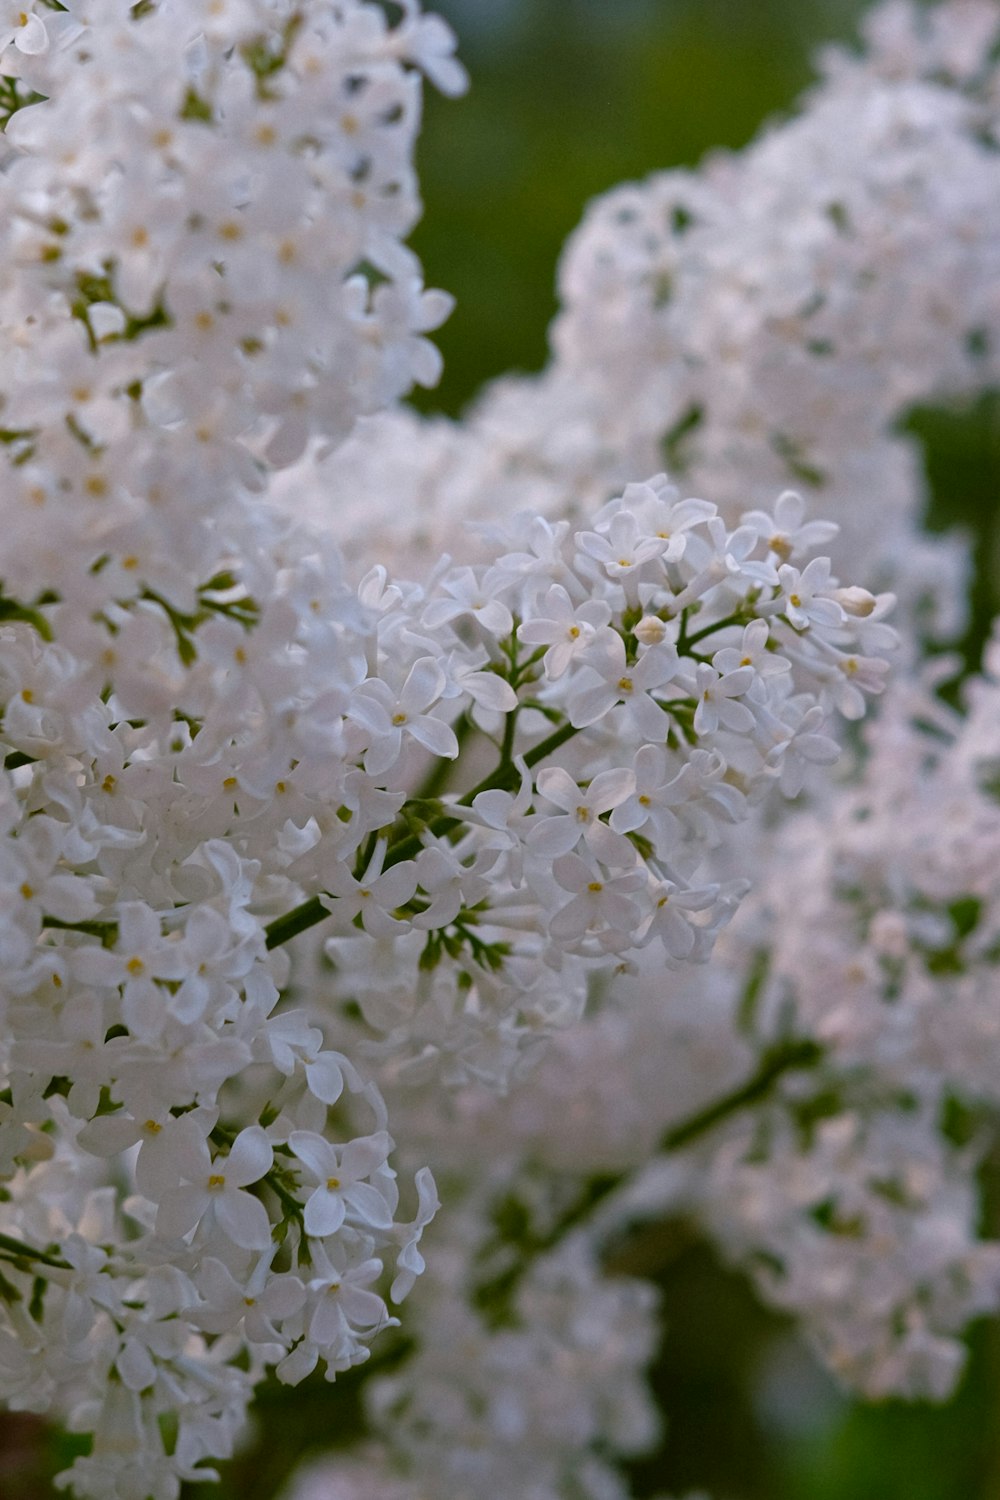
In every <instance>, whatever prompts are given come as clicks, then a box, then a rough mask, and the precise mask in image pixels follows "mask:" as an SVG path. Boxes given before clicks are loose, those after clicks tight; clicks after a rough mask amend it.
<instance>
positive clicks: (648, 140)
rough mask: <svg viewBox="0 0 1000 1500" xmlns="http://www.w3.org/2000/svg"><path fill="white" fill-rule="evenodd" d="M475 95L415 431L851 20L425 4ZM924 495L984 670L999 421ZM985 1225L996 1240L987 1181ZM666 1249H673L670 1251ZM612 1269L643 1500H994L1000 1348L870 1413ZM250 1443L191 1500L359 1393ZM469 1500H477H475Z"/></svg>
mask: <svg viewBox="0 0 1000 1500" xmlns="http://www.w3.org/2000/svg"><path fill="white" fill-rule="evenodd" d="M433 8H434V9H437V10H438V11H439V12H440V13H442V14H443V15H444V16H445V17H446V18H447V19H448V20H449V22H450V23H451V25H452V26H453V28H454V29H455V31H456V32H457V34H458V36H459V39H460V54H461V56H462V57H463V59H464V61H465V63H466V66H467V67H468V69H469V72H470V74H471V78H472V87H471V90H470V93H469V95H468V97H467V98H465V99H463V100H461V101H458V102H454V101H445V100H442V99H439V98H438V97H436V96H435V95H434V94H433V92H432V91H430V90H429V91H428V95H427V104H426V126H425V130H424V133H423V136H422V139H421V144H420V151H419V167H420V174H421V180H422V184H423V193H424V200H425V218H424V221H423V223H422V224H421V226H420V227H419V229H418V231H417V233H416V235H415V236H414V246H415V249H416V250H417V252H418V254H419V255H420V257H421V259H422V260H423V262H424V266H425V269H426V279H427V282H428V284H429V285H431V286H440V287H445V288H447V289H449V290H450V291H451V292H453V293H454V295H455V296H456V298H457V307H456V310H455V312H454V313H453V315H452V317H451V319H450V320H449V322H448V323H447V324H446V325H445V327H444V328H443V330H442V331H441V333H440V335H438V336H437V337H438V342H439V344H440V347H441V349H442V351H443V353H444V356H445V374H444V377H443V380H442V382H441V384H440V386H439V387H438V389H437V390H434V391H431V392H423V393H421V395H420V398H419V401H418V403H417V404H418V405H419V406H420V408H421V409H422V410H424V411H428V412H446V413H449V414H452V415H455V414H457V413H459V412H460V411H461V410H462V408H463V407H464V406H465V405H466V404H467V403H468V402H469V400H470V399H471V398H472V397H473V396H474V395H475V392H476V391H477V389H478V388H479V387H480V386H481V385H482V384H483V382H484V381H486V380H488V379H490V378H491V377H493V376H495V375H499V374H501V373H503V372H505V371H508V370H521V371H531V370H536V369H539V368H540V367H541V366H542V365H543V364H544V363H545V359H546V327H547V325H548V323H549V320H550V319H551V317H552V315H553V313H554V311H555V298H554V291H553V288H554V278H555V268H556V263H557V259H558V256H559V251H560V247H561V246H562V243H563V241H564V240H565V238H566V236H567V235H568V233H569V232H570V230H571V229H572V228H573V227H574V225H575V224H576V223H577V221H578V220H579V218H580V216H581V213H582V210H583V206H584V204H585V203H586V201H587V200H588V199H589V198H591V197H593V196H594V195H595V194H597V193H600V192H603V191H604V190H606V189H607V188H609V187H611V186H613V185H614V184H616V183H618V182H621V181H624V180H626V179H629V178H637V177H641V176H644V175H645V174H647V173H648V172H651V171H653V170H656V169H658V168H663V167H669V166H693V165H695V164H696V163H697V162H698V160H699V159H700V158H701V156H702V155H703V154H704V153H705V152H706V151H708V150H710V149H712V148H715V147H730V148H739V147H740V146H742V145H744V144H745V143H746V142H747V141H749V140H750V139H751V138H752V137H753V136H754V135H755V134H756V132H757V131H758V129H759V128H760V126H761V125H762V124H763V123H764V122H765V121H766V120H768V119H771V118H774V117H775V116H780V115H781V114H782V113H783V112H787V111H788V110H790V109H791V107H792V106H793V104H794V101H795V99H796V97H797V95H798V94H799V93H800V92H801V91H802V89H803V88H804V87H806V85H807V84H808V83H809V81H810V78H811V77H812V69H811V65H810V58H811V56H812V54H813V53H814V52H815V50H816V48H817V47H818V46H819V45H821V44H822V43H823V42H824V41H828V40H841V41H847V40H850V39H851V38H852V37H853V35H854V29H855V24H856V21H857V19H858V17H859V15H860V14H861V13H862V11H863V10H864V9H865V6H864V5H863V3H862V0H809V3H803V0H436V3H435V4H434V6H433ZM912 425H913V427H914V428H915V430H917V431H918V432H919V434H920V435H921V437H922V438H923V439H924V440H925V442H926V444H927V448H928V462H929V467H930V473H931V480H932V488H933V490H934V495H935V499H934V505H933V510H932V514H931V516H930V517H929V523H930V524H931V525H933V526H945V525H952V524H955V523H960V524H963V525H966V526H968V527H969V528H970V529H972V530H973V531H974V532H975V535H976V537H977V555H978V561H979V568H978V574H977V581H976V586H975V597H974V600H973V623H972V627H971V629H970V632H969V635H968V637H967V638H966V640H965V641H964V642H962V643H961V646H962V650H963V652H964V654H965V657H966V660H967V662H968V663H969V664H970V665H974V664H975V663H976V660H977V657H978V652H979V649H980V647H981V643H982V640H983V637H984V634H985V631H986V628H987V622H988V621H989V619H990V618H991V616H992V615H993V614H994V613H995V612H996V611H997V609H998V608H1000V589H998V582H997V572H998V570H997V567H996V565H995V559H996V557H997V536H996V529H995V522H994V514H995V509H996V506H995V501H996V495H997V490H998V487H1000V403H998V401H997V400H996V399H995V398H988V399H984V400H981V401H979V402H978V403H977V404H976V405H975V407H974V408H970V409H967V410H951V411H944V412H941V411H938V412H921V413H916V414H914V416H913V418H912ZM988 1176H990V1177H991V1179H995V1180H989V1181H987V1182H986V1183H985V1194H984V1201H985V1202H986V1204H987V1208H986V1210H985V1213H986V1214H987V1216H988V1217H989V1218H991V1219H992V1220H993V1221H994V1222H993V1223H992V1225H991V1226H990V1227H991V1228H992V1230H993V1232H994V1233H996V1232H1000V1164H998V1165H997V1167H996V1169H995V1170H994V1171H993V1172H992V1173H991V1174H988ZM664 1245H666V1248H664ZM622 1269H627V1270H628V1271H630V1272H633V1273H638V1274H648V1275H649V1276H650V1277H651V1278H652V1279H653V1280H655V1281H656V1282H657V1284H658V1285H659V1286H660V1288H661V1290H662V1294H663V1305H664V1340H663V1345H662V1349H661V1352H660V1355H659V1357H658V1360H657V1363H656V1365H655V1367H654V1370H653V1376H652V1384H653V1388H654V1390H655V1392H656V1395H657V1399H658V1400H659V1401H660V1403H661V1404H662V1407H663V1410H664V1413H665V1437H664V1442H663V1444H662V1447H661V1449H660V1451H658V1452H657V1453H655V1454H652V1455H649V1456H648V1457H647V1458H645V1459H643V1460H642V1461H640V1462H638V1463H636V1464H634V1465H633V1466H632V1470H631V1476H632V1482H633V1488H634V1493H635V1495H636V1496H639V1497H642V1496H653V1495H656V1494H658V1493H660V1492H663V1491H667V1492H669V1493H673V1494H676V1495H684V1494H685V1492H687V1491H690V1490H701V1489H704V1490H705V1491H707V1492H709V1493H710V1494H711V1495H712V1496H713V1500H1000V1328H998V1327H997V1326H996V1325H995V1324H984V1325H982V1326H980V1327H979V1328H977V1329H974V1330H973V1332H972V1335H971V1337H970V1351H971V1352H970V1361H969V1366H968V1372H967V1375H966V1378H965V1380H964V1382H963V1384H962V1386H961V1389H960V1390H959V1393H958V1395H957V1396H956V1397H955V1399H954V1400H953V1401H952V1402H950V1403H949V1404H948V1405H947V1406H945V1407H933V1406H929V1405H913V1406H906V1405H903V1404H899V1403H892V1402H890V1403H886V1404H885V1405H883V1406H881V1407H871V1406H862V1405H861V1404H859V1403H856V1402H853V1401H851V1400H849V1399H848V1398H847V1397H846V1396H845V1395H844V1394H843V1393H841V1392H840V1391H839V1390H838V1389H837V1388H836V1387H835V1386H834V1384H833V1383H832V1381H831V1380H830V1378H829V1377H828V1376H826V1375H825V1374H824V1373H823V1372H822V1371H821V1370H820V1369H819V1368H818V1366H817V1365H816V1364H815V1363H814V1362H813V1361H812V1360H811V1358H810V1356H809V1355H808V1353H807V1351H806V1350H805V1349H804V1348H803V1346H802V1345H801V1343H800V1342H799V1341H798V1340H797V1338H796V1336H795V1335H794V1333H793V1332H792V1331H791V1329H790V1328H789V1326H788V1325H787V1324H786V1323H785V1322H784V1321H783V1320H781V1319H779V1318H777V1317H776V1316H774V1315H773V1314H771V1313H769V1312H767V1311H766V1310H764V1309H762V1308H761V1307H760V1306H759V1304H758V1303H757V1302H756V1301H755V1299H754V1297H753V1295H752V1293H751V1292H750V1290H749V1288H748V1286H747V1285H746V1283H745V1282H744V1281H743V1280H742V1279H741V1278H739V1277H737V1276H734V1275H733V1274H732V1273H730V1272H728V1271H726V1270H725V1269H724V1268H722V1267H721V1266H719V1265H718V1264H717V1263H716V1262H715V1261H714V1259H713V1258H712V1256H711V1254H710V1252H709V1250H708V1249H707V1248H706V1247H705V1246H704V1245H702V1244H700V1243H698V1242H697V1241H696V1240H694V1239H691V1238H688V1237H687V1236H685V1235H684V1234H681V1235H678V1234H677V1233H676V1232H672V1233H670V1234H669V1235H667V1236H665V1237H662V1236H661V1240H660V1241H657V1239H656V1237H655V1236H653V1237H652V1238H651V1239H647V1241H645V1242H643V1243H638V1244H636V1245H634V1246H632V1247H630V1248H629V1249H628V1250H627V1252H626V1253H625V1255H624V1257H623V1265H622ZM258 1417H259V1422H258V1429H259V1441H258V1442H257V1443H256V1444H255V1445H254V1447H253V1448H252V1449H251V1450H250V1451H249V1452H248V1453H247V1454H246V1455H244V1456H243V1457H242V1458H241V1459H240V1460H237V1461H235V1462H234V1463H232V1464H230V1465H227V1466H223V1467H224V1470H225V1472H224V1480H223V1485H222V1487H221V1489H219V1488H217V1487H215V1486H197V1487H190V1488H189V1490H188V1492H187V1495H186V1497H185V1500H211V1497H212V1496H215V1497H217V1500H276V1497H278V1496H279V1495H280V1494H281V1492H282V1490H283V1488H284V1487H285V1484H286V1482H287V1478H288V1475H289V1473H290V1472H291V1470H292V1469H293V1467H294V1465H295V1463H296V1461H297V1460H298V1458H299V1457H300V1456H301V1455H302V1454H304V1453H306V1452H309V1453H311V1454H314V1455H315V1454H316V1453H317V1452H319V1451H321V1450H322V1449H323V1448H324V1447H329V1446H331V1445H336V1444H337V1443H338V1441H339V1442H351V1441H354V1440H355V1439H356V1437H357V1436H358V1434H359V1430H360V1429H361V1427H362V1425H363V1423H362V1417H361V1410H360V1404H359V1400H358V1387H357V1380H356V1378H355V1377H353V1376H347V1377H345V1378H342V1379H341V1380H338V1382H337V1383H336V1385H335V1386H332V1387H331V1386H327V1385H326V1384H325V1383H324V1382H322V1381H319V1382H315V1383H314V1382H307V1383H306V1385H305V1386H304V1387H300V1388H298V1389H297V1390H294V1391H289V1390H287V1389H283V1388H280V1389H279V1388H273V1389H272V1388H268V1389H266V1390H265V1391H264V1392H262V1394H261V1397H260V1400H259V1403H258ZM74 1441H75V1440H73V1439H72V1438H67V1437H65V1436H58V1435H56V1434H53V1433H51V1432H49V1431H47V1430H46V1429H45V1428H44V1427H43V1426H42V1424H41V1423H40V1422H39V1421H38V1420H37V1419H34V1418H32V1417H30V1416H26V1415H25V1416H21V1415H18V1416H15V1417H9V1418H6V1419H3V1423H2V1425H0V1497H2V1500H43V1497H49V1496H51V1494H52V1493H53V1491H52V1488H51V1476H52V1475H53V1474H54V1473H55V1472H56V1471H57V1469H58V1468H61V1467H62V1466H63V1465H64V1464H65V1463H66V1462H68V1461H69V1459H70V1457H71V1455H72V1452H73V1451H74ZM483 1500H489V1497H488V1496H484V1497H483Z"/></svg>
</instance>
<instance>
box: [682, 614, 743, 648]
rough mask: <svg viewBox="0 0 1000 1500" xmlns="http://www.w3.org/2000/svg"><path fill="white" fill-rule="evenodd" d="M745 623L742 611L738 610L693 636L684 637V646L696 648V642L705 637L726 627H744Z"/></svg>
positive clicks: (697, 631)
mask: <svg viewBox="0 0 1000 1500" xmlns="http://www.w3.org/2000/svg"><path fill="white" fill-rule="evenodd" d="M746 623H747V617H746V615H745V614H744V613H743V611H742V610H738V611H737V612H736V614H733V615H727V616H726V618H725V619H724V620H716V621H715V623H714V625H706V626H704V628H703V629H701V630H696V631H695V633H694V635H689V636H686V637H685V640H684V645H685V647H691V646H697V644H698V642H699V641H703V640H704V639H705V637H706V636H709V635H714V634H715V632H716V631H717V630H724V629H725V628H726V626H727V625H745V624H746Z"/></svg>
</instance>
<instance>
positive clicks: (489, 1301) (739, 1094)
mask: <svg viewBox="0 0 1000 1500" xmlns="http://www.w3.org/2000/svg"><path fill="white" fill-rule="evenodd" d="M822 1057H823V1049H822V1048H821V1047H820V1045H819V1044H818V1042H814V1041H811V1040H810V1039H808V1038H801V1039H798V1040H790V1041H784V1042H776V1043H775V1045H774V1046H773V1047H770V1048H769V1049H768V1050H767V1051H766V1052H765V1053H764V1054H763V1056H762V1057H761V1059H760V1062H759V1063H758V1066H757V1070H756V1072H755V1073H754V1074H753V1075H752V1076H751V1077H750V1078H748V1079H747V1081H746V1083H743V1084H741V1085H740V1086H739V1088H736V1089H733V1090H731V1092H730V1093H728V1094H723V1095H722V1097H721V1098H719V1099H716V1100H715V1101H714V1103H712V1104H709V1105H706V1107H705V1108H704V1109H700V1110H697V1111H696V1112H695V1114H693V1115H689V1116H688V1118H687V1119H686V1120H681V1121H680V1123H679V1124H677V1125H674V1126H672V1127H671V1128H670V1129H669V1130H668V1131H666V1132H665V1134H664V1135H663V1136H661V1138H660V1142H659V1147H658V1149H659V1151H660V1152H661V1153H664V1154H667V1155H669V1154H670V1153H672V1152H674V1151H680V1150H683V1148H684V1147H686V1146H690V1145H691V1144H692V1142H693V1141H696V1140H698V1139H699V1138H700V1137H701V1136H703V1135H707V1134H708V1132H709V1131H710V1130H712V1129H714V1127H715V1126H716V1125H718V1124H720V1123H721V1122H722V1121H723V1120H726V1119H728V1118H730V1116H732V1115H736V1114H739V1113H740V1112H741V1111H742V1110H744V1109H747V1108H749V1107H750V1105H752V1104H757V1103H760V1102H761V1101H762V1100H764V1099H766V1098H767V1097H768V1096H769V1095H770V1094H771V1093H772V1092H773V1091H774V1088H775V1085H776V1084H777V1083H778V1080H779V1079H780V1078H782V1077H783V1076H784V1075H785V1074H786V1073H790V1072H794V1071H797V1070H801V1069H806V1068H814V1067H816V1065H817V1064H818V1063H819V1062H820V1061H821V1059H822ZM626 1175H627V1174H626V1173H608V1174H607V1175H605V1176H601V1177H594V1178H592V1179H591V1180H590V1181H589V1182H588V1183H587V1184H586V1185H585V1187H584V1188H583V1190H582V1192H581V1193H580V1196H579V1197H578V1198H577V1200H576V1202H575V1203H573V1204H571V1205H570V1207H569V1208H568V1209H566V1211H565V1212H564V1213H562V1214H561V1215H560V1216H559V1218H558V1219H557V1220H556V1222H555V1224H553V1226H552V1227H551V1229H549V1230H548V1231H547V1232H546V1233H545V1234H544V1235H539V1236H538V1237H537V1238H535V1239H533V1240H532V1241H531V1242H530V1244H529V1245H528V1246H527V1247H526V1250H525V1254H524V1256H523V1258H522V1259H521V1260H520V1261H519V1262H517V1263H516V1264H515V1265H512V1266H509V1267H508V1268H507V1269H506V1270H505V1271H503V1272H502V1273H501V1274H500V1275H499V1276H498V1277H496V1278H495V1279H494V1280H492V1281H488V1282H486V1283H485V1284H484V1285H482V1286H480V1287H479V1288H477V1292H476V1300H477V1302H478V1303H479V1305H480V1307H481V1309H482V1311H483V1312H484V1314H485V1315H486V1316H487V1317H489V1318H493V1319H495V1320H497V1321H502V1320H503V1319H504V1318H505V1317H507V1316H508V1314H509V1312H510V1309H511V1302H512V1299H513V1296H514V1294H515V1292H516V1289H517V1286H518V1283H519V1282H520V1280H521V1278H522V1276H523V1275H524V1273H525V1271H526V1270H527V1268H528V1264H529V1262H530V1260H531V1258H532V1257H533V1256H535V1255H539V1254H544V1253H545V1252H546V1251H548V1250H551V1249H553V1248H554V1246H556V1245H557V1244H558V1243H559V1241H560V1240H561V1239H562V1238H563V1236H564V1235H566V1234H567V1233H569V1231H570V1230H571V1229H575V1228H576V1227H577V1225H578V1224H581V1223H583V1222H584V1220H586V1219H588V1218H589V1217H590V1215H591V1213H592V1212H593V1211H594V1209H595V1208H596V1207H597V1206H598V1204H600V1203H602V1202H603V1201H604V1199H605V1198H607V1197H609V1196H610V1195H611V1194H612V1193H613V1192H615V1191H616V1189H618V1188H620V1187H621V1186H622V1184H623V1182H624V1181H625V1178H626Z"/></svg>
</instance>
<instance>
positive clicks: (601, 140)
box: [413, 0, 864, 413]
mask: <svg viewBox="0 0 1000 1500" xmlns="http://www.w3.org/2000/svg"><path fill="white" fill-rule="evenodd" d="M480 7H481V10H482V11H483V12H485V13H488V12H489V11H490V8H491V7H490V4H489V3H487V0H480ZM435 8H436V9H437V10H439V11H440V12H441V13H442V14H443V15H445V16H446V17H447V18H448V19H449V20H450V21H451V23H452V25H453V26H454V29H455V30H456V32H457V33H458V35H459V37H460V53H461V56H462V58H463V59H464V61H465V63H466V66H467V67H468V69H469V72H470V74H471V78H472V87H471V89H470V92H469V94H468V95H467V96H466V97H465V98H464V99H461V100H459V101H455V100H445V99H440V98H438V97H437V96H436V95H434V93H433V91H432V90H428V94H427V103H426V112H425V125H424V131H423V134H422V137H421V142H420V147H419V156H418V164H419V169H420V177H421V184H422V189H423V196H424V203H425V215H424V219H423V222H422V223H421V224H420V226H419V227H418V229H417V232H416V234H415V235H414V236H413V244H414V247H415V249H416V250H417V252H418V254H419V255H420V256H421V258H422V260H423V262H424V266H425V271H426V277H427V282H428V284H429V285H431V286H441V287H445V288H447V289H448V290H449V291H451V292H452V293H454V295H455V296H456V298H457V299H458V305H457V307H456V309H455V312H454V313H453V314H452V316H451V319H450V320H449V322H448V323H447V324H446V325H445V326H444V328H443V329H442V330H441V332H440V333H439V334H438V335H436V341H437V342H438V343H439V345H440V347H441V350H442V352H443V354H444V357H445V373H444V377H443V379H442V381H441V385H440V386H439V387H438V389H437V390H435V391H431V392H425V393H421V394H420V395H419V396H418V397H417V404H418V405H419V406H421V407H422V408H423V409H424V410H431V411H446V412H449V413H455V412H457V411H458V410H460V408H461V407H462V406H463V405H464V404H465V403H466V402H467V401H468V399H469V398H470V396H471V395H472V394H473V393H474V392H475V391H476V389H477V388H478V387H479V386H480V385H481V384H482V382H483V381H484V380H485V379H487V378H489V377H491V376H494V375H499V374H502V373H504V372H505V371H507V370H535V369H538V368H540V367H541V366H542V365H543V364H544V363H545V358H546V342H545V330H546V327H547V325H548V323H549V321H550V319H551V317H552V315H553V313H554V311H555V305H556V304H555V295H554V282H555V267H556V263H557V261H558V258H559V252H560V250H561V248H562V245H563V242H564V241H565V239H566V237H567V235H568V234H569V233H570V231H571V230H572V229H573V227H574V226H575V225H576V224H577V223H578V222H579V220H580V217H581V214H582V212H583V207H584V205H585V203H586V202H587V201H588V199H590V198H592V197H594V196H595V195H596V194H598V193H602V192H604V191H606V190H607V189H608V188H610V187H613V186H614V185H615V184H616V183H619V182H623V181H626V180H628V179H631V178H638V177H643V176H645V175H647V174H648V173H650V172H653V171H656V170H658V169H661V168H664V167H672V166H694V165H695V164H696V163H697V162H698V161H699V160H700V158H701V157H702V156H703V155H704V154H705V152H706V151H709V150H712V149H714V148H717V147H731V148H737V147H740V146H743V145H745V144H746V142H747V141H749V140H750V139H751V138H752V137H753V136H754V135H755V134H756V133H757V131H758V129H759V128H760V125H761V122H762V121H764V120H766V119H768V118H770V117H771V116H774V115H779V114H781V113H787V111H788V110H789V109H790V107H791V106H792V104H793V103H794V101H795V99H796V97H797V95H798V94H799V93H800V92H801V90H802V89H803V88H804V87H805V86H806V85H807V84H808V83H809V82H810V80H811V78H812V77H813V69H812V66H811V63H810V58H811V56H812V54H813V53H814V51H815V49H816V47H817V46H819V45H820V44H821V43H823V42H824V41H827V40H832V39H840V40H848V39H851V38H852V37H853V33H854V23H855V21H856V19H857V17H858V15H860V14H861V12H862V10H863V9H864V6H863V5H862V4H861V0H812V3H811V4H809V5H802V4H801V3H800V0H753V3H752V4H747V3H745V0H646V3H641V0H600V3H599V0H522V3H521V4H520V5H512V6H510V7H506V6H502V7H500V9H501V10H504V11H507V10H508V9H509V11H510V19H509V21H508V22H507V23H505V24H504V25H502V26H501V25H499V24H494V25H488V24H484V23H483V22H482V21H480V23H479V24H478V25H470V24H467V22H468V20H469V18H470V17H471V16H472V14H473V12H474V11H475V10H476V9H477V6H476V5H475V4H473V3H472V0H441V3H439V4H437V5H436V7H435Z"/></svg>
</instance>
